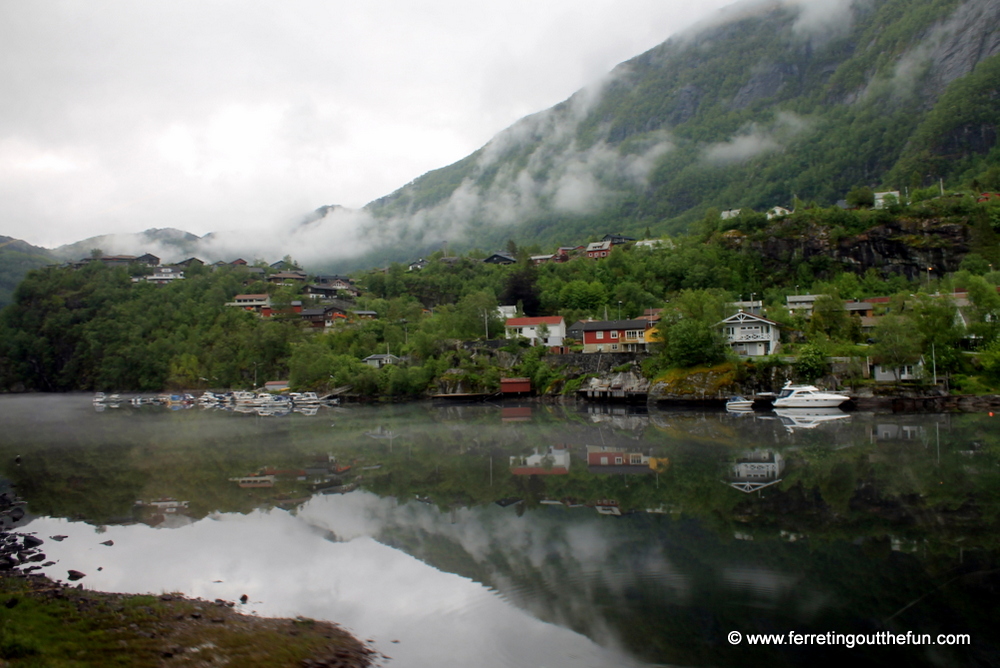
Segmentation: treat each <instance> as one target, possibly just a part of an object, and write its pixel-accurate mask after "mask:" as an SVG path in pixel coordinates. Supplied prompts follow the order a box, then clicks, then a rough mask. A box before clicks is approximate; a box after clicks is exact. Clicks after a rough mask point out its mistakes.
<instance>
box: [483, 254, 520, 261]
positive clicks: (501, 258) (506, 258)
mask: <svg viewBox="0 0 1000 668" xmlns="http://www.w3.org/2000/svg"><path fill="white" fill-rule="evenodd" d="M483 262H485V263H486V264H514V263H515V262H517V260H516V259H514V258H513V257H511V256H510V255H508V254H507V253H494V254H493V255H490V256H489V257H487V258H483Z"/></svg>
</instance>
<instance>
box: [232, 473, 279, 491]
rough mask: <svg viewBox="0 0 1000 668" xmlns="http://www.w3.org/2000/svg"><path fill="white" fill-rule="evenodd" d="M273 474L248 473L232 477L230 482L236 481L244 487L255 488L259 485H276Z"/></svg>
mask: <svg viewBox="0 0 1000 668" xmlns="http://www.w3.org/2000/svg"><path fill="white" fill-rule="evenodd" d="M274 479H275V478H274V476H273V475H248V476H245V477H243V478H230V479H229V481H230V482H235V483H236V484H237V485H239V486H240V487H241V488H243V489H255V488H257V487H274Z"/></svg>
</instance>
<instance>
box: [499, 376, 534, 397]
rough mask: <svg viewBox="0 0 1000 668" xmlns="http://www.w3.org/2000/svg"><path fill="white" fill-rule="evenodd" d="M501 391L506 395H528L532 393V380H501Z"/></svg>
mask: <svg viewBox="0 0 1000 668" xmlns="http://www.w3.org/2000/svg"><path fill="white" fill-rule="evenodd" d="M500 391H501V392H502V393H504V394H528V393H530V392H531V379H530V378H501V379H500Z"/></svg>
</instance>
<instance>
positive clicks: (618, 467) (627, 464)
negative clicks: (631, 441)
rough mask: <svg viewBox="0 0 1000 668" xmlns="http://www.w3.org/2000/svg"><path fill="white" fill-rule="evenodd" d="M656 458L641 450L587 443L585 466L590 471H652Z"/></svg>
mask: <svg viewBox="0 0 1000 668" xmlns="http://www.w3.org/2000/svg"><path fill="white" fill-rule="evenodd" d="M656 463H657V460H656V459H654V458H653V457H650V456H649V455H647V454H643V453H642V452H634V451H628V450H623V449H622V448H621V447H619V446H614V445H588V446H587V467H588V470H589V471H590V472H591V473H653V471H654V470H655V469H654V467H655V465H656Z"/></svg>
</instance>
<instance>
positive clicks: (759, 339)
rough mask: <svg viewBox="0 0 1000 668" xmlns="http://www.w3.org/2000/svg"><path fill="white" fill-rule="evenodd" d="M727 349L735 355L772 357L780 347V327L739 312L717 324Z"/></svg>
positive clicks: (772, 322)
mask: <svg viewBox="0 0 1000 668" xmlns="http://www.w3.org/2000/svg"><path fill="white" fill-rule="evenodd" d="M716 327H719V328H721V329H722V333H723V335H724V336H725V337H726V341H727V342H728V343H729V347H730V348H732V349H733V352H734V353H736V354H737V355H744V356H747V357H760V356H763V355H773V354H774V353H776V352H778V347H779V346H780V345H781V343H780V341H781V329H780V328H781V325H779V324H778V323H776V322H774V321H773V320H768V319H767V318H762V317H760V316H759V315H754V314H753V313H747V312H745V311H740V312H739V313H736V314H734V315H731V316H729V317H728V318H726V319H725V320H723V321H721V322H719V323H718V324H717V325H716Z"/></svg>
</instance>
